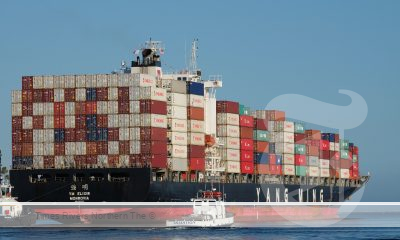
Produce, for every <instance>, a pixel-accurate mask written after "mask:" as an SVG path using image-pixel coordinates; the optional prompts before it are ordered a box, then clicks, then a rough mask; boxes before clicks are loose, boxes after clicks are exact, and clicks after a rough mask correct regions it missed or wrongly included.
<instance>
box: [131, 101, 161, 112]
mask: <svg viewBox="0 0 400 240" xmlns="http://www.w3.org/2000/svg"><path fill="white" fill-rule="evenodd" d="M128 111H129V104H128ZM140 113H154V114H161V115H166V114H167V103H166V102H162V101H155V100H140Z"/></svg>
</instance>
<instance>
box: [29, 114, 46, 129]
mask: <svg viewBox="0 0 400 240" xmlns="http://www.w3.org/2000/svg"><path fill="white" fill-rule="evenodd" d="M32 124H33V125H32V126H33V129H43V128H44V116H33V117H32Z"/></svg>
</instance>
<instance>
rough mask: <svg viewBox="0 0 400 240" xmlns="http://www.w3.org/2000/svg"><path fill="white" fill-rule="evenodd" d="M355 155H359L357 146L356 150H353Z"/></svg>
mask: <svg viewBox="0 0 400 240" xmlns="http://www.w3.org/2000/svg"><path fill="white" fill-rule="evenodd" d="M353 154H354V155H358V147H357V146H354V148H353Z"/></svg>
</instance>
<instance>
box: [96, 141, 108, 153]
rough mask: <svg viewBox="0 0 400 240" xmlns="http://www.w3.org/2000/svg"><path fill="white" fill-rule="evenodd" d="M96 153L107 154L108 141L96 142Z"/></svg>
mask: <svg viewBox="0 0 400 240" xmlns="http://www.w3.org/2000/svg"><path fill="white" fill-rule="evenodd" d="M97 154H98V155H107V154H108V142H97Z"/></svg>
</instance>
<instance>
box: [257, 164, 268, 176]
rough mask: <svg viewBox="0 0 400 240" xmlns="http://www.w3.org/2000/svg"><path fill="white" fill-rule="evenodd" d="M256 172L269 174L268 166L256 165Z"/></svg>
mask: <svg viewBox="0 0 400 240" xmlns="http://www.w3.org/2000/svg"><path fill="white" fill-rule="evenodd" d="M256 172H257V173H258V174H270V170H269V165H268V164H257V165H256Z"/></svg>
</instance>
